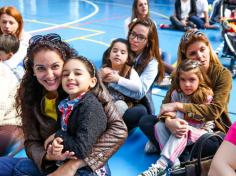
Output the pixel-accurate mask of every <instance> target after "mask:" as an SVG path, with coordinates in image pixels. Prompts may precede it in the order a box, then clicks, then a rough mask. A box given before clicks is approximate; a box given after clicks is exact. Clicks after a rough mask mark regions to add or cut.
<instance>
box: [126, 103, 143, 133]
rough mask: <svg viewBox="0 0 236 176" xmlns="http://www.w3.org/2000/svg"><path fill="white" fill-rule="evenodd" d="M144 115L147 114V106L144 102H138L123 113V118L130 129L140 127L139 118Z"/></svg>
mask: <svg viewBox="0 0 236 176" xmlns="http://www.w3.org/2000/svg"><path fill="white" fill-rule="evenodd" d="M144 115H147V108H146V107H145V106H144V105H142V104H138V105H136V106H133V107H132V108H129V109H128V110H126V111H125V113H124V115H123V119H124V122H125V124H126V126H127V128H128V131H131V130H132V129H133V128H135V127H138V125H139V120H140V119H141V117H142V116H144Z"/></svg>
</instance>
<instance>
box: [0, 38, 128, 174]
mask: <svg viewBox="0 0 236 176" xmlns="http://www.w3.org/2000/svg"><path fill="white" fill-rule="evenodd" d="M76 55H77V54H76V52H75V50H74V49H72V48H71V47H70V46H69V45H68V44H67V43H65V42H63V41H62V40H61V38H60V36H59V35H57V34H48V35H45V36H41V35H37V36H34V37H32V38H31V39H30V45H29V48H28V51H27V56H26V57H25V59H24V66H25V70H26V71H25V75H24V77H23V79H22V82H21V84H20V88H19V90H18V94H17V97H16V100H17V109H18V112H19V113H20V115H21V117H22V121H23V131H24V135H25V150H26V153H27V156H28V158H29V159H28V158H27V159H26V158H25V159H24V158H23V159H22V158H21V159H20V158H10V157H2V158H0V175H14V174H16V173H21V174H22V175H35V176H37V175H42V174H48V173H51V172H53V171H54V172H53V175H54V176H55V175H67V176H72V175H74V173H75V172H76V171H77V169H79V168H81V167H83V166H88V167H90V168H91V169H92V170H93V171H95V170H97V169H99V168H101V167H102V166H104V164H105V163H106V162H107V160H108V159H109V158H110V157H111V156H112V154H114V152H116V151H117V149H118V148H119V146H120V145H121V144H122V143H123V141H124V139H125V138H126V136H127V132H126V127H125V124H124V122H123V121H122V119H121V118H120V116H119V114H118V113H117V111H116V109H115V107H114V105H113V104H109V101H108V102H107V104H106V105H107V106H109V108H106V109H105V113H106V117H107V125H106V131H105V132H104V133H103V134H102V135H101V137H99V139H98V142H97V143H96V144H94V145H93V147H92V150H91V152H90V153H87V155H86V157H84V158H78V159H76V160H74V159H70V158H71V157H73V156H74V155H73V154H74V153H73V152H75V151H65V152H64V151H63V153H62V154H61V155H59V156H58V155H55V154H54V153H53V152H52V150H50V149H51V148H50V147H49V148H47V149H46V148H45V147H44V142H45V140H46V139H47V138H48V137H49V136H50V135H52V134H53V133H55V131H56V130H57V129H58V124H57V119H58V114H57V110H56V109H57V108H56V107H57V105H58V102H59V101H60V100H62V99H65V98H66V95H65V92H64V91H63V90H62V88H61V76H62V68H63V64H64V62H65V61H66V60H68V58H71V57H73V56H76ZM64 159H68V160H67V162H65V163H62V164H61V165H59V166H58V165H56V164H58V163H57V161H58V160H64ZM108 175H109V174H108Z"/></svg>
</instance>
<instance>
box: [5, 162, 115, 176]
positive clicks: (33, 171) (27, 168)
mask: <svg viewBox="0 0 236 176" xmlns="http://www.w3.org/2000/svg"><path fill="white" fill-rule="evenodd" d="M55 169H56V167H55ZM105 170H106V174H105V176H111V173H110V168H109V166H108V165H107V164H106V165H105ZM12 175H13V176H23V175H24V176H25V175H27V176H46V175H47V174H46V173H42V172H40V170H39V169H38V167H37V166H36V165H35V164H34V162H33V161H32V160H31V159H28V158H26V159H21V160H20V161H18V162H17V163H16V165H15V168H14V171H13V174H12ZM76 175H79V176H97V174H96V173H95V172H93V171H92V170H91V168H90V167H88V166H86V167H83V168H80V169H79V170H77V172H76V174H75V176H76ZM4 176H5V175H4Z"/></svg>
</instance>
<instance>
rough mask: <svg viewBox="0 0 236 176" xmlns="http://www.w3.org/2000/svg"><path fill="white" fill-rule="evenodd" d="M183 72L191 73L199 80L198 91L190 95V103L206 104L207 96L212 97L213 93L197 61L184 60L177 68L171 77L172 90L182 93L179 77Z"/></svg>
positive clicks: (208, 80)
mask: <svg viewBox="0 0 236 176" xmlns="http://www.w3.org/2000/svg"><path fill="white" fill-rule="evenodd" d="M183 72H192V73H194V74H195V75H197V77H198V79H199V85H198V89H197V90H196V91H195V92H194V93H193V94H192V95H191V102H192V103H197V104H201V103H204V102H205V103H206V102H208V97H209V95H211V96H213V91H212V89H211V81H210V79H209V78H208V76H207V73H206V71H205V69H204V67H203V66H201V63H200V62H199V61H194V60H184V61H182V63H181V64H180V65H179V66H178V67H177V69H176V72H175V73H174V76H173V82H172V84H173V88H174V89H175V90H177V91H178V92H182V90H181V88H180V80H179V78H180V75H181V73H183Z"/></svg>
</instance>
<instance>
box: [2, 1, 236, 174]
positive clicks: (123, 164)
mask: <svg viewBox="0 0 236 176" xmlns="http://www.w3.org/2000/svg"><path fill="white" fill-rule="evenodd" d="M173 3H174V0H151V1H150V9H151V17H152V18H153V19H154V20H155V21H156V23H157V25H158V26H159V24H161V23H167V24H168V23H169V20H168V16H170V15H171V14H172V12H173ZM4 5H12V6H15V7H16V8H17V9H19V10H20V11H21V13H22V15H23V17H24V22H25V24H24V28H25V30H26V31H27V32H29V33H31V34H32V35H36V34H46V33H58V34H60V35H61V36H62V38H63V39H64V40H66V41H67V42H69V43H70V44H71V45H72V46H74V47H75V48H76V49H77V50H78V52H79V53H80V54H82V55H84V56H86V57H88V58H90V59H91V60H93V62H94V63H95V64H96V65H97V66H98V67H99V66H100V63H101V58H102V54H103V52H104V50H105V49H106V48H107V47H108V46H109V44H110V42H111V41H112V40H113V39H115V38H118V37H123V38H125V37H126V36H124V20H125V18H127V17H129V16H130V15H131V6H132V1H131V0H110V1H109V0H93V1H88V0H0V7H1V6H4ZM203 32H205V33H206V34H207V35H208V37H209V39H210V40H211V41H212V46H213V48H214V49H216V48H217V47H218V46H219V45H220V43H221V42H222V38H221V32H220V30H203ZM158 33H159V42H160V46H161V48H162V50H163V51H166V52H169V53H170V54H171V56H172V64H174V63H175V60H176V59H175V58H176V53H177V47H178V43H179V41H180V37H181V35H182V32H179V31H171V30H162V29H159V28H158ZM228 62H229V61H228V60H225V59H224V60H223V59H222V63H224V64H226V65H227V64H228ZM154 90H155V92H156V94H155V95H153V98H154V101H155V106H156V112H158V110H159V106H160V103H161V100H162V98H163V96H164V95H165V93H166V91H165V90H159V89H157V88H154ZM235 100H236V80H234V81H233V89H232V93H231V98H230V104H229V112H230V116H231V118H232V120H233V121H235V120H236V110H235V109H233V108H235V107H236V106H235ZM146 141H147V138H146V137H145V136H144V135H143V134H142V133H141V132H140V130H136V131H135V132H134V133H133V134H131V135H130V136H129V137H128V139H127V141H126V142H125V144H124V145H123V146H122V147H121V148H120V150H119V151H118V152H117V153H116V154H115V155H114V156H113V157H112V158H111V159H110V160H109V164H110V168H111V170H112V175H113V176H135V175H137V174H138V173H140V172H142V171H143V170H145V169H146V168H147V167H148V166H149V165H150V164H151V163H152V162H154V161H155V160H156V159H157V156H155V155H152V156H147V155H146V154H144V151H143V149H144V145H145V143H146ZM23 155H24V152H21V153H19V154H18V156H23Z"/></svg>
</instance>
